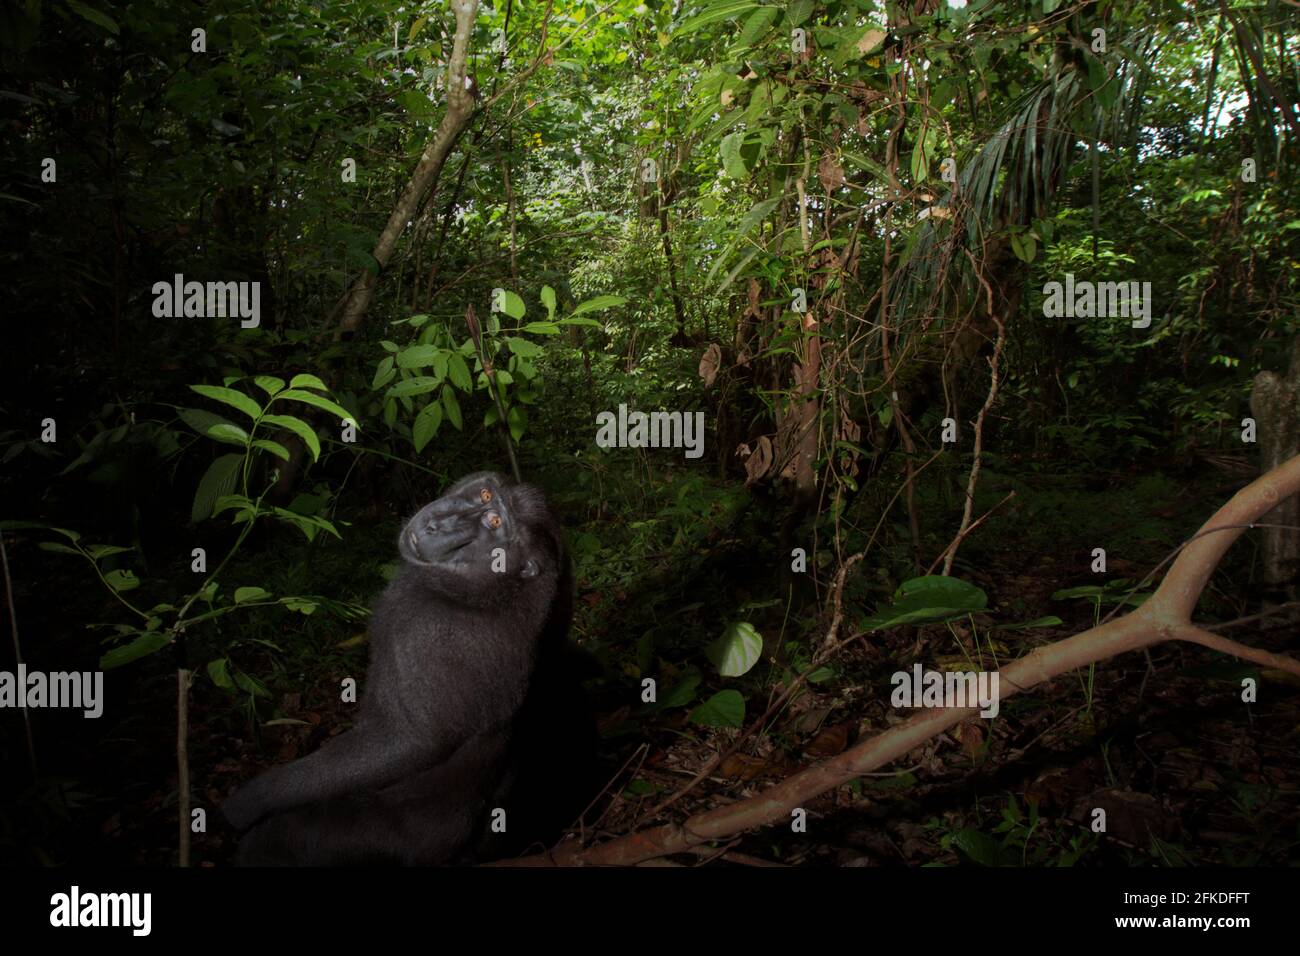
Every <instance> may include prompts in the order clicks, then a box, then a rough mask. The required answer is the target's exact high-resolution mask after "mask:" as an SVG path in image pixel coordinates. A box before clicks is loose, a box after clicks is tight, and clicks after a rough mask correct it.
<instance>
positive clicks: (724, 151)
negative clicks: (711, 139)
mask: <svg viewBox="0 0 1300 956" xmlns="http://www.w3.org/2000/svg"><path fill="white" fill-rule="evenodd" d="M744 145H745V134H744V132H735V133H728V134H727V135H726V136H724V137H722V142H721V143H720V144H719V146H718V152H719V154H720V155H721V156H722V168H723V170H724V171H725V172H726V174H727V175H728V176H730V177H731V178H732V179H748V178H749V170H748V169H746V168H745V161H744V159H742V158H741V155H740V149H741V147H742V146H744Z"/></svg>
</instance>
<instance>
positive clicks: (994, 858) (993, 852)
mask: <svg viewBox="0 0 1300 956" xmlns="http://www.w3.org/2000/svg"><path fill="white" fill-rule="evenodd" d="M949 842H951V843H952V845H953V846H955V847H956V848H957V849H958V850H960V851H961V852H962V853H964V854H966V856H968V857H970V858H971V859H972V860H973V861H975V862H976V863H978V864H980V865H981V866H1001V865H1002V864H1003V862H1005V861H1004V860H1003V859H1002V847H1001V845H1000V844H999V843H998V841H997V840H995V839H993V837H991V836H989V835H988V834H987V833H983V832H981V831H979V830H975V829H971V828H967V829H964V830H958V831H957V832H956V833H954V834H953V835H952V838H951V840H950V841H949Z"/></svg>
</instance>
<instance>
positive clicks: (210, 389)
mask: <svg viewBox="0 0 1300 956" xmlns="http://www.w3.org/2000/svg"><path fill="white" fill-rule="evenodd" d="M190 388H191V389H192V390H193V391H195V392H198V393H199V394H200V395H202V396H203V397H204V398H210V399H212V400H214V401H217V402H223V403H224V404H226V405H229V406H230V407H231V408H237V409H239V410H240V411H241V412H243V413H244V414H245V415H247V416H248V417H249V418H251V419H253V420H254V421H257V419H258V417H260V416H261V414H262V407H261V406H260V405H258V404H257V402H255V401H253V400H252V399H251V398H249V397H248V396H247V395H245V394H244V393H243V392H237V391H235V390H234V389H233V388H222V387H221V386H219V385H191V386H190Z"/></svg>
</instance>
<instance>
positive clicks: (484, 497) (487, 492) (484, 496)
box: [478, 488, 495, 527]
mask: <svg viewBox="0 0 1300 956" xmlns="http://www.w3.org/2000/svg"><path fill="white" fill-rule="evenodd" d="M478 500H479V501H481V502H483V504H487V503H488V502H489V501H491V500H492V489H491V488H484V489H483V490H482V491H480V492H479V493H478ZM494 527H495V526H494Z"/></svg>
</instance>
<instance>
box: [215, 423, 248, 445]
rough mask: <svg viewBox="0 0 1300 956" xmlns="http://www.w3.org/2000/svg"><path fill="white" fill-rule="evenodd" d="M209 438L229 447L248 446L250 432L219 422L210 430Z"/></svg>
mask: <svg viewBox="0 0 1300 956" xmlns="http://www.w3.org/2000/svg"><path fill="white" fill-rule="evenodd" d="M208 437H209V438H215V439H216V440H217V441H220V442H225V443H226V444H227V445H247V444H248V432H246V431H244V430H243V429H242V428H240V427H239V426H238V425H235V424H232V423H230V422H218V423H217V424H215V425H213V426H212V427H211V428H209V429H208Z"/></svg>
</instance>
